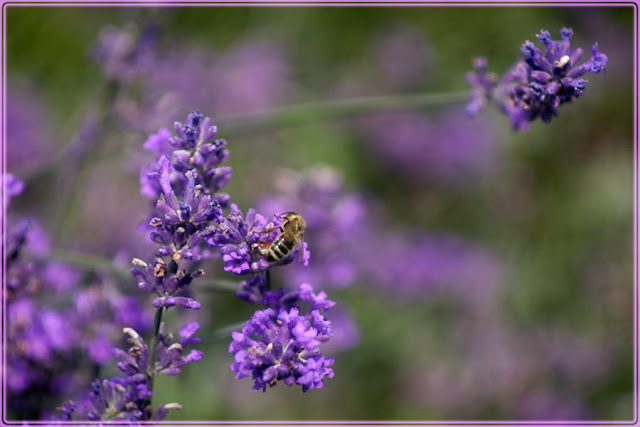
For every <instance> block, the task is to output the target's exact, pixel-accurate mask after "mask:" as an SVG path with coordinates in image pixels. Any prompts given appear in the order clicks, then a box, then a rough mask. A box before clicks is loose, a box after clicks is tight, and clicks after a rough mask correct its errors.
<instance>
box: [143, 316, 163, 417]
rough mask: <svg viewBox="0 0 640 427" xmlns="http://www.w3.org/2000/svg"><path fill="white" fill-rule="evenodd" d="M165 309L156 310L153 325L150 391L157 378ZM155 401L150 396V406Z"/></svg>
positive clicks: (148, 371)
mask: <svg viewBox="0 0 640 427" xmlns="http://www.w3.org/2000/svg"><path fill="white" fill-rule="evenodd" d="M163 309H164V307H159V308H158V309H157V310H156V317H155V321H154V324H153V337H152V338H151V349H150V350H151V354H150V356H149V364H148V365H147V375H148V377H149V383H148V385H147V388H148V389H149V391H153V379H154V378H155V375H156V373H155V368H156V353H157V347H158V335H159V333H160V323H161V322H162V311H163ZM152 399H153V395H151V396H149V405H151V400H152Z"/></svg>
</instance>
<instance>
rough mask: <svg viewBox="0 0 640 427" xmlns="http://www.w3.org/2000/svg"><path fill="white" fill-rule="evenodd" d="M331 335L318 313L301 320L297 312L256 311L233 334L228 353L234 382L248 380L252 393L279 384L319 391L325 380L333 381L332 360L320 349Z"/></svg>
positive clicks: (327, 322)
mask: <svg viewBox="0 0 640 427" xmlns="http://www.w3.org/2000/svg"><path fill="white" fill-rule="evenodd" d="M332 335H333V331H332V330H331V322H329V321H327V320H326V319H325V318H324V317H323V316H322V315H321V314H320V312H319V311H318V310H312V311H311V312H310V313H308V314H307V315H305V316H301V315H300V313H299V310H298V308H295V307H294V308H291V309H290V310H288V311H287V310H285V309H282V308H281V309H280V310H279V311H278V312H276V311H274V310H272V309H270V308H268V309H266V310H259V311H256V312H255V314H254V315H253V317H252V318H251V320H250V321H248V322H247V323H246V324H245V325H244V327H243V328H242V332H233V334H232V337H233V342H232V343H231V345H230V346H229V352H230V353H233V354H234V357H235V363H233V364H232V365H231V370H232V371H233V372H236V373H237V374H238V375H237V376H236V379H240V378H244V377H248V376H251V377H252V378H253V380H254V386H253V389H254V390H262V391H263V392H264V391H265V390H266V388H267V385H269V386H270V387H273V386H274V385H276V383H277V382H278V381H282V382H283V383H285V384H286V385H288V386H293V385H295V384H300V385H301V386H302V391H303V392H306V391H308V390H309V389H312V388H322V386H323V379H324V377H325V376H326V377H329V378H332V377H333V369H331V366H332V365H333V358H332V357H324V356H323V355H322V353H321V352H320V349H319V346H320V344H321V343H323V342H325V341H327V340H328V339H329V337H331V336H332Z"/></svg>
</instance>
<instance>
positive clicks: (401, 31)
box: [375, 25, 433, 91]
mask: <svg viewBox="0 0 640 427" xmlns="http://www.w3.org/2000/svg"><path fill="white" fill-rule="evenodd" d="M375 50H376V51H375V60H376V63H377V65H378V66H379V67H380V69H381V70H382V79H381V80H382V84H383V85H387V86H388V87H389V89H391V90H392V91H398V90H412V89H415V88H417V87H420V86H424V84H425V83H426V82H427V80H428V78H429V74H430V71H431V68H432V67H433V55H432V49H431V46H430V44H429V42H428V41H427V39H426V37H425V36H424V35H423V34H422V32H421V31H420V30H418V29H417V28H414V27H411V26H408V25H402V26H398V27H396V28H392V29H385V31H384V32H383V34H382V35H380V36H379V38H378V40H377V42H376V43H375Z"/></svg>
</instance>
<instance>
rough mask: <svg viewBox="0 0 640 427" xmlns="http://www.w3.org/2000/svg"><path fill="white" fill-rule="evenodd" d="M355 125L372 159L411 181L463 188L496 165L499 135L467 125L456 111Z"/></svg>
mask: <svg viewBox="0 0 640 427" xmlns="http://www.w3.org/2000/svg"><path fill="white" fill-rule="evenodd" d="M358 123H359V127H358V132H359V133H360V134H361V135H362V136H363V137H364V139H366V141H370V143H371V145H370V147H371V148H373V149H374V150H372V154H373V155H374V156H376V157H378V158H379V159H380V162H381V163H382V164H383V165H384V166H386V167H388V168H389V169H392V170H393V171H394V173H400V174H403V175H405V176H407V177H408V178H410V179H412V180H414V179H416V178H423V177H425V178H430V179H432V180H437V181H441V182H445V183H464V184H468V183H470V182H475V181H477V180H478V179H479V178H485V177H490V176H491V175H492V173H493V172H494V171H495V170H496V169H497V166H498V164H499V146H498V137H499V135H497V133H496V130H495V128H494V127H493V126H492V124H491V123H490V122H486V121H484V122H474V121H472V120H469V119H467V118H465V117H464V116H461V115H460V112H459V111H458V110H447V111H444V112H442V113H439V114H438V115H435V116H430V115H425V114H420V113H416V112H390V113H379V114H373V115H369V116H367V117H366V118H363V119H362V120H360V121H359V122H358Z"/></svg>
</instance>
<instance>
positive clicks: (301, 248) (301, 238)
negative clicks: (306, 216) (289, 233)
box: [298, 234, 305, 265]
mask: <svg viewBox="0 0 640 427" xmlns="http://www.w3.org/2000/svg"><path fill="white" fill-rule="evenodd" d="M298 252H300V264H302V265H304V253H305V250H304V234H303V235H302V236H300V249H298Z"/></svg>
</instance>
